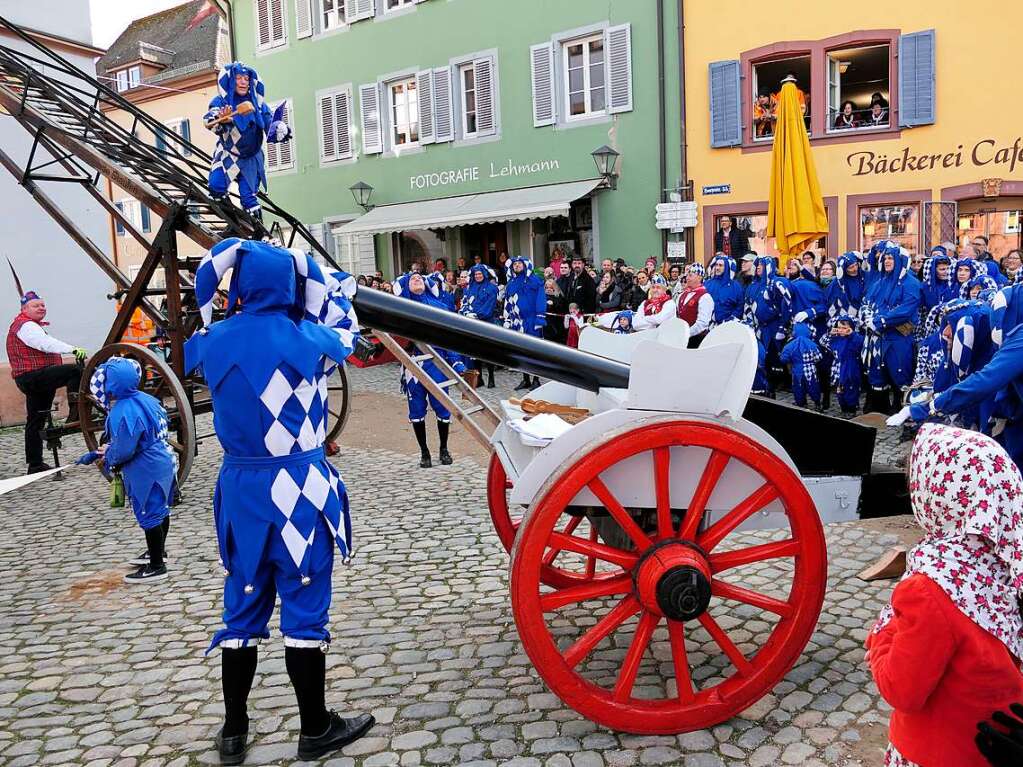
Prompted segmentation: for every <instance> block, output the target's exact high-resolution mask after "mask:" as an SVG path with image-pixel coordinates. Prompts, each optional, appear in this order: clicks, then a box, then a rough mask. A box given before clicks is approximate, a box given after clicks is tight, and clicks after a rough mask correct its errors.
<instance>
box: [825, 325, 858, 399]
mask: <svg viewBox="0 0 1023 767" xmlns="http://www.w3.org/2000/svg"><path fill="white" fill-rule="evenodd" d="M840 324H844V325H846V326H847V327H849V329H850V330H851V331H852V332H851V333H849V335H846V336H841V335H837V334H836V335H831V334H827V335H825V336H824V337H823V339H822V343H823V344H824V345H825V346H826V347H827V348H828V349H829V350H830V351H831V370H830V371H829V373H830V375H831V385H832V386H833V387H834V388H835V390H836V391H837V393H838V405H839V407H840V408H842V412H843V413H844V414H845V415H855V413H856V410H857V408H858V407H859V405H860V385H861V382H862V380H863V367H862V365H861V363H860V353H861V352H862V351H863V334H862V333H860V332H859V330H858V329H857V327H856V325H857V323H856V320H855V319H853V318H852V317H838V318H836V319H835V320H834V325H840Z"/></svg>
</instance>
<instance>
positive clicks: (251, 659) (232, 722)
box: [216, 646, 258, 764]
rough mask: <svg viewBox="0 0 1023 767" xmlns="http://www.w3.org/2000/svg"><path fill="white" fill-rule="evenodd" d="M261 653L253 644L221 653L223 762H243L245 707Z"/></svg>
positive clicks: (220, 746) (246, 737)
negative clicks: (258, 654) (257, 652)
mask: <svg viewBox="0 0 1023 767" xmlns="http://www.w3.org/2000/svg"><path fill="white" fill-rule="evenodd" d="M257 659H258V656H257V654H256V648H255V646H253V647H238V648H229V647H225V648H223V649H222V650H221V653H220V669H221V670H220V676H221V684H222V686H223V689H224V726H223V727H221V728H220V732H218V733H217V738H216V743H217V751H218V752H219V753H220V763H221V764H241V763H242V762H243V761H244V760H245V752H246V751H247V750H248V741H249V716H248V712H247V710H246V707H247V704H248V700H249V690H251V689H252V679H253V677H254V676H255V675H256V661H257Z"/></svg>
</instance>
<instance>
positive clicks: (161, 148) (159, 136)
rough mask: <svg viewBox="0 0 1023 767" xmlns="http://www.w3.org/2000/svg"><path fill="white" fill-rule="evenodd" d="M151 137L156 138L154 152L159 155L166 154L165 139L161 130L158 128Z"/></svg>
mask: <svg viewBox="0 0 1023 767" xmlns="http://www.w3.org/2000/svg"><path fill="white" fill-rule="evenodd" d="M153 135H154V136H156V151H157V152H159V153H160V154H166V153H167V139H165V138H164V137H163V129H162V128H158V129H157V130H156V131H155V132H154V133H153Z"/></svg>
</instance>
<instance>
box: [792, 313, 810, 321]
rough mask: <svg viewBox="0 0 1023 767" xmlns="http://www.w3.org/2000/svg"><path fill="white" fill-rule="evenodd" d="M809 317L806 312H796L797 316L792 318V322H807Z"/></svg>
mask: <svg viewBox="0 0 1023 767" xmlns="http://www.w3.org/2000/svg"><path fill="white" fill-rule="evenodd" d="M808 316H809V315H808V314H807V313H806V312H796V314H795V316H794V317H793V318H792V321H793V322H806V318H807V317H808Z"/></svg>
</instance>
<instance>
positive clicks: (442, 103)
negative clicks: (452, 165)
mask: <svg viewBox="0 0 1023 767" xmlns="http://www.w3.org/2000/svg"><path fill="white" fill-rule="evenodd" d="M452 107H453V105H452V101H451V68H450V67H438V68H437V69H435V70H433V124H434V134H435V135H434V140H435V141H438V142H440V141H454V139H455V117H454V112H453V109H452Z"/></svg>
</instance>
